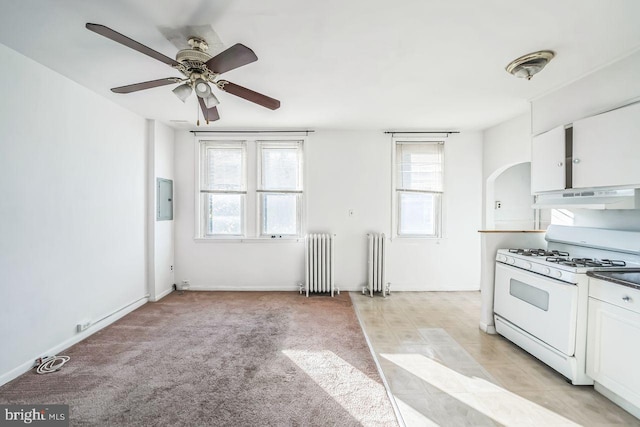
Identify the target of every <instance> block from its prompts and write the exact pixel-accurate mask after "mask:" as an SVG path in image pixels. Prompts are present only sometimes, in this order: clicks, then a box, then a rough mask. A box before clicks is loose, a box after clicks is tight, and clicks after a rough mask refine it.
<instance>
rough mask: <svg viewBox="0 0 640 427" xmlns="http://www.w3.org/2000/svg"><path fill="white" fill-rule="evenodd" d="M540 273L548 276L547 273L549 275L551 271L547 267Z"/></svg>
mask: <svg viewBox="0 0 640 427" xmlns="http://www.w3.org/2000/svg"><path fill="white" fill-rule="evenodd" d="M542 272H543V273H544V274H549V273H551V269H550V268H549V267H545V268H543V269H542Z"/></svg>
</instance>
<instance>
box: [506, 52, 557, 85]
mask: <svg viewBox="0 0 640 427" xmlns="http://www.w3.org/2000/svg"><path fill="white" fill-rule="evenodd" d="M554 56H556V54H555V52H554V51H552V50H540V51H537V52H532V53H528V54H526V55H523V56H521V57H520V58H517V59H514V60H513V61H511V62H510V63H509V65H507V66H506V67H505V69H506V70H507V72H508V73H510V74H513V75H514V76H516V77H520V78H525V79H527V80H531V77H533V75H534V74H537V73H539V72H540V71H542V69H543V68H544V67H545V66H546V65H547V64H548V63H549V61H551V60H552V59H553V57H554Z"/></svg>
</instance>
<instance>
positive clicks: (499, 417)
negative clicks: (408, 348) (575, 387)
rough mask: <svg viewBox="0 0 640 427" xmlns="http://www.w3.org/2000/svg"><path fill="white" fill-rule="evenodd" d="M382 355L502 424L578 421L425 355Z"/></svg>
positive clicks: (565, 424)
mask: <svg viewBox="0 0 640 427" xmlns="http://www.w3.org/2000/svg"><path fill="white" fill-rule="evenodd" d="M380 356H382V357H384V358H385V359H387V360H389V361H391V362H393V363H395V364H396V365H398V366H399V367H401V368H403V369H405V370H406V371H408V372H411V373H412V374H413V375H415V376H416V377H418V378H420V379H422V380H423V381H426V382H428V383H429V384H431V385H433V386H434V387H437V388H438V389H440V390H442V391H443V392H445V393H447V394H449V395H450V396H452V397H454V398H455V399H457V400H459V401H460V402H462V403H464V404H466V405H468V406H469V407H471V408H473V409H475V410H476V411H478V412H481V413H483V414H485V415H486V416H488V417H490V418H492V419H493V420H495V421H496V422H498V423H500V424H503V425H506V426H536V427H537V426H541V425H544V426H578V425H579V424H576V423H574V422H573V421H571V420H568V419H567V418H564V417H562V416H561V415H558V414H556V413H555V412H553V411H550V410H548V409H546V408H544V407H542V406H540V405H537V404H536V403H533V402H531V401H529V400H527V399H525V398H523V397H520V396H518V395H517V394H514V393H512V392H510V391H507V390H505V389H503V388H502V387H500V386H497V385H495V384H493V383H491V382H489V381H486V380H483V379H481V378H476V377H472V378H470V377H467V376H465V375H462V374H459V373H458V372H456V371H454V370H452V369H450V368H447V367H446V366H443V365H441V364H440V363H438V362H436V361H434V360H432V359H429V358H428V357H425V356H423V355H419V354H381V355H380ZM402 413H403V414H404V411H403V412H402ZM426 425H428V424H426Z"/></svg>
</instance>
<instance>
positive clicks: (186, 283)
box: [178, 280, 191, 291]
mask: <svg viewBox="0 0 640 427" xmlns="http://www.w3.org/2000/svg"><path fill="white" fill-rule="evenodd" d="M189 286H191V283H189V281H188V280H183V281H182V282H180V284H179V285H178V290H179V291H184V290H187V289H189Z"/></svg>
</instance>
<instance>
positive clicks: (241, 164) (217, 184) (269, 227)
mask: <svg viewBox="0 0 640 427" xmlns="http://www.w3.org/2000/svg"><path fill="white" fill-rule="evenodd" d="M196 141H197V142H198V144H199V164H200V185H199V189H198V195H197V197H198V206H199V208H198V212H199V214H198V218H197V221H198V225H197V227H196V228H197V230H198V231H197V235H198V237H200V238H223V239H224V238H231V239H233V238H236V239H245V238H269V239H272V238H286V237H299V236H301V235H302V207H303V178H302V177H303V173H302V163H303V162H302V159H303V152H302V147H303V141H302V140H299V139H297V140H286V139H285V140H283V139H278V140H275V139H268V138H267V139H265V138H260V140H258V139H249V138H246V139H245V138H243V140H242V141H237V140H212V139H211V138H208V139H206V140H205V139H196Z"/></svg>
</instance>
